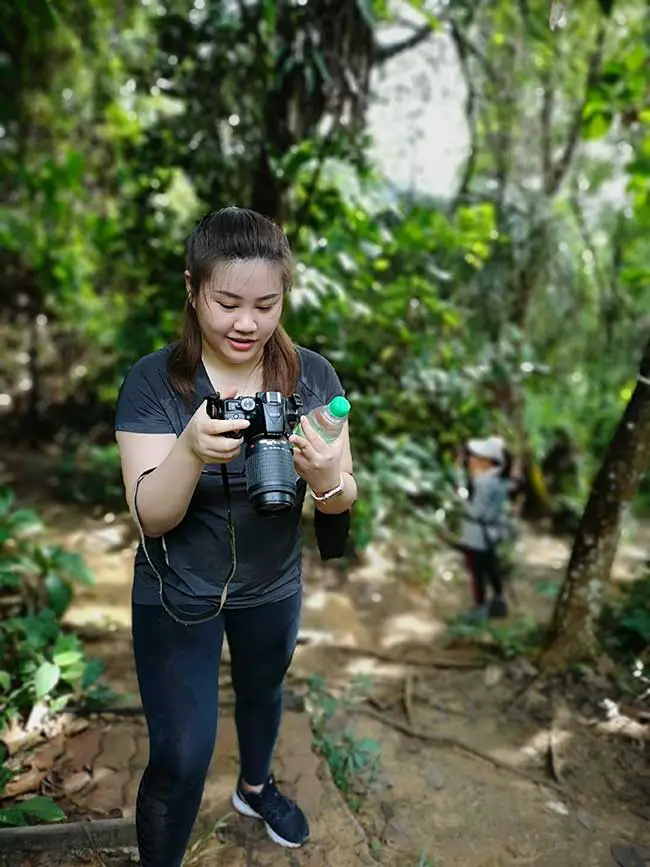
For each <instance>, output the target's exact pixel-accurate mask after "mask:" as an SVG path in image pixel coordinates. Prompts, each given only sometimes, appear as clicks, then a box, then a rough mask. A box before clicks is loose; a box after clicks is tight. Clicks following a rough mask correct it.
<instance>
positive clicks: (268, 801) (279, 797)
mask: <svg viewBox="0 0 650 867" xmlns="http://www.w3.org/2000/svg"><path fill="white" fill-rule="evenodd" d="M263 800H264V804H265V809H266V810H268V812H269V816H270V817H271V818H274V819H281V818H283V817H284V816H286V815H288V814H289V813H292V812H293V810H294V808H295V806H296V803H295V801H292V800H291V798H288V797H287V796H286V795H283V794H282V792H281V791H280V790H279V789H278V787H277V785H276V783H275V779H274V778H273V777H269V779H268V782H267V784H266V786H264V794H263Z"/></svg>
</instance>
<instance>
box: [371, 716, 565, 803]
mask: <svg viewBox="0 0 650 867" xmlns="http://www.w3.org/2000/svg"><path fill="white" fill-rule="evenodd" d="M357 710H358V712H360V713H363V714H364V715H365V716H368V717H370V718H371V719H374V720H377V722H379V723H381V724H382V725H386V726H389V727H390V728H393V729H395V731H398V732H400V733H401V734H403V735H406V736H407V737H411V738H420V739H421V740H423V741H428V743H430V744H433V745H434V746H438V747H451V748H452V749H455V750H458V751H459V752H463V753H466V754H467V755H470V756H473V757H474V758H475V759H481V761H484V762H488V763H489V764H491V765H493V766H494V767H495V768H498V769H499V770H501V771H507V772H508V773H510V774H514V775H515V776H517V777H519V778H520V779H522V780H526V781H527V782H529V783H534V784H535V785H537V786H546V787H547V788H550V789H554V790H555V791H557V792H561V793H562V794H563V795H565V796H566V795H567V793H566V791H565V790H564V789H563V788H562V786H560V785H558V784H557V783H555V782H553V781H552V780H548V779H546V778H541V777H539V776H537V775H536V774H532V773H529V772H528V771H522V770H521V769H520V768H515V767H514V766H513V765H510V764H508V763H507V762H502V761H501V759H497V758H496V757H495V756H491V755H490V754H489V753H484V752H483V751H482V750H479V749H477V748H476V747H473V746H471V745H470V744H466V743H465V742H464V741H461V740H460V739H459V738H454V737H451V736H450V735H439V734H436V733H434V732H428V731H426V730H424V729H416V728H413V727H412V726H410V725H408V724H407V723H403V722H401V721H400V720H396V719H394V718H393V717H389V716H386V715H385V714H382V713H378V712H377V711H375V710H372V709H371V708H369V707H363V706H360V707H359V708H358V709H357Z"/></svg>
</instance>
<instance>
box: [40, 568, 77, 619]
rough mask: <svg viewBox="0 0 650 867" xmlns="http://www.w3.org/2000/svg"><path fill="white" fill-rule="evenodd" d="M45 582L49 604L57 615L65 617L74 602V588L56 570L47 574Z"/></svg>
mask: <svg viewBox="0 0 650 867" xmlns="http://www.w3.org/2000/svg"><path fill="white" fill-rule="evenodd" d="M44 584H45V589H46V591H47V604H48V605H49V607H50V608H51V609H52V611H54V613H55V614H56V616H57V617H59V618H61V617H63V615H64V614H65V612H66V611H67V610H68V608H69V607H70V604H71V602H72V597H73V593H72V588H71V587H70V586H69V585H68V584H66V582H65V581H62V580H61V578H60V577H59V576H58V575H57V574H55V573H54V572H49V573H48V574H47V576H46V578H45V582H44Z"/></svg>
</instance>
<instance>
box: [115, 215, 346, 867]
mask: <svg viewBox="0 0 650 867" xmlns="http://www.w3.org/2000/svg"><path fill="white" fill-rule="evenodd" d="M291 275H292V259H291V251H290V248H289V242H288V240H287V237H286V235H285V234H284V232H283V231H282V230H281V229H280V228H279V227H278V226H276V225H275V224H274V223H272V222H271V221H270V220H268V219H266V218H265V217H263V216H261V215H259V214H257V213H255V212H253V211H249V210H244V209H240V208H226V209H223V210H220V211H217V212H215V213H212V214H210V215H208V216H207V217H205V218H204V219H203V220H201V222H200V223H199V224H198V225H197V226H196V228H195V229H194V231H193V233H192V235H191V236H190V238H189V242H188V249H187V270H186V271H185V288H186V293H187V300H186V306H185V324H184V331H183V336H182V338H181V340H180V341H179V342H178V343H176V344H174V345H172V346H168V347H165V348H164V349H161V350H159V351H157V352H153V353H151V354H150V355H147V356H145V357H144V358H141V359H140V360H139V361H138V362H137V363H136V364H135V365H134V366H133V368H132V369H131V370H130V371H129V373H128V375H127V377H126V379H125V381H124V384H123V386H122V389H121V391H120V395H119V398H118V402H117V410H116V423H115V428H116V438H117V442H118V444H119V449H120V456H121V462H122V474H123V479H124V484H125V488H126V492H127V501H128V504H129V508H130V510H131V513H132V514H133V516H134V518H135V520H136V522H137V523H138V526H139V528H140V531H141V537H142V540H141V544H140V546H139V547H138V551H137V553H136V558H135V577H134V586H133V647H134V655H135V663H136V671H137V676H138V684H139V689H140V694H141V696H142V703H143V707H144V711H145V714H146V719H147V725H148V729H149V742H150V757H149V764H148V766H147V768H146V770H145V772H144V775H143V778H142V782H141V785H140V790H139V793H138V798H137V807H136V825H137V833H138V845H139V849H140V858H141V863H142V865H143V867H180V865H181V861H182V859H183V855H184V852H185V850H186V848H187V844H188V840H189V837H190V833H191V831H192V827H193V825H194V822H195V819H196V816H197V813H198V809H199V804H200V801H201V796H202V792H203V786H204V782H205V777H206V773H207V770H208V766H209V764H210V760H211V758H212V754H213V750H214V743H215V736H216V728H217V714H218V684H219V676H218V673H219V672H218V669H219V664H220V659H221V650H222V644H223V637H224V632H225V634H226V636H227V638H228V645H229V649H230V657H231V674H232V682H233V687H234V690H235V693H236V706H235V722H236V726H237V734H238V741H239V755H240V768H241V770H240V776H239V781H238V784H237V786H236V789H235V792H234V793H233V805H234V807H235V808H236V810H237V811H238V812H239V813H241V814H243V815H245V816H251V817H255V818H258V819H261V820H263V821H264V822H265V824H266V829H267V832H268V834H269V836H270V837H271V838H272V839H273V840H274V841H275V842H276V843H279V844H280V845H281V846H286V847H291V848H294V847H298V846H301V845H302V844H303V843H305V842H306V841H307V840H308V838H309V826H308V823H307V819H306V817H305V815H304V813H303V812H302V810H301V809H300V807H299V806H297V805H296V804H295V803H293V802H292V801H291V800H290V799H289V798H287V797H286V796H285V795H283V794H282V793H281V792H280V791H279V790H278V788H277V786H276V784H275V781H274V779H273V776H272V775H271V772H270V765H271V756H272V752H273V748H274V746H275V742H276V739H277V734H278V729H279V725H280V718H281V714H282V684H283V680H284V677H285V674H286V672H287V669H288V667H289V664H290V662H291V659H292V656H293V653H294V649H295V645H296V639H297V634H298V623H299V618H300V606H301V538H300V516H301V508H302V504H303V500H304V496H305V492H306V488H307V487H309V488H310V489H311V492H312V496H313V497H314V499H315V501H316V508H317V509H318V510H320V511H321V512H323V513H325V514H330V515H335V514H339V515H340V514H342V513H346V512H347V511H348V510H349V509H350V507H351V506H352V504H353V502H354V501H355V499H356V495H357V488H356V484H355V480H354V477H353V471H352V458H351V453H350V441H349V433H348V431H347V428H346V429H345V430H344V433H343V435H342V436H341V437H339V439H338V440H337V441H336V442H335V443H333V444H331V445H328V444H326V443H325V442H324V441H323V440H322V439H321V438H320V437H319V436H318V435H317V434H316V432H315V431H314V429H313V428H312V427H311V426H310V425H309V422H308V420H307V419H306V418H304V417H303V418H302V419H301V422H302V426H303V434H304V435H303V436H300V437H298V436H291V437H290V441H291V442H292V445H293V449H294V454H293V460H294V465H295V471H296V475H295V479H296V502H295V505H294V507H293V508H291V509H290V510H289V511H286V512H284V513H281V514H278V515H276V516H274V517H272V518H271V517H268V516H263V515H259V514H257V513H256V512H255V511H254V510H253V508H252V507H251V505H250V502H249V499H248V495H247V490H246V481H245V474H244V464H245V454H244V452H243V451H242V444H243V441H242V439H241V436H242V432H243V430H245V428H246V427H247V426H248V424H249V423H248V422H247V421H245V420H242V419H236V420H229V421H224V420H219V419H214V418H211V417H210V416H209V415H208V412H207V410H206V398H207V397H208V396H210V395H212V394H214V393H215V392H219V393H220V394H221V396H222V397H234V396H239V395H255V394H256V393H258V392H261V391H279V392H281V393H282V394H284V395H285V396H289V395H291V394H292V393H294V392H296V393H297V394H298V395H299V396H300V397H301V399H302V404H303V411H304V412H305V414H306V413H307V412H309V410H310V409H312V408H313V407H315V406H318V405H322V404H325V403H327V402H328V401H330V400H331V399H332V398H333V397H335V396H337V395H341V394H343V389H342V387H341V383H340V381H339V379H338V377H337V375H336V373H335V371H334V369H333V367H332V366H331V365H330V364H329V362H328V361H326V360H325V359H324V358H323V357H322V356H320V355H318V354H317V353H315V352H311V351H308V350H305V349H302V348H299V347H296V346H294V344H293V343H292V342H291V340H290V339H289V337H288V336H287V334H286V332H285V331H284V329H283V328H282V326H281V324H280V318H281V314H282V308H283V304H284V301H285V299H286V296H287V293H288V292H289V290H290V286H291ZM228 434H230V436H228ZM233 434H234V435H235V436H237V437H239V438H237V439H236V438H233ZM223 465H227V473H226V471H225V470H224V474H225V477H224V475H222V467H223ZM188 624H191V625H188Z"/></svg>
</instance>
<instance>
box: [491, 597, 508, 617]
mask: <svg viewBox="0 0 650 867" xmlns="http://www.w3.org/2000/svg"><path fill="white" fill-rule="evenodd" d="M507 616H508V605H507V604H506V601H505V599H503V598H502V597H501V596H495V597H494V599H492V600H491V602H490V605H489V606H488V617H489V618H490V620H503V619H505V618H506V617H507Z"/></svg>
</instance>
